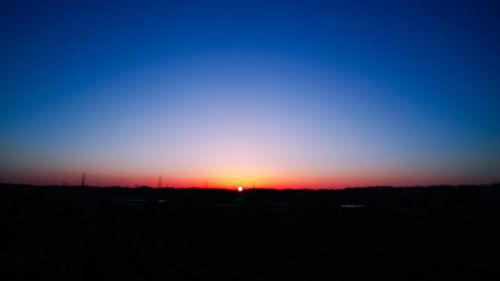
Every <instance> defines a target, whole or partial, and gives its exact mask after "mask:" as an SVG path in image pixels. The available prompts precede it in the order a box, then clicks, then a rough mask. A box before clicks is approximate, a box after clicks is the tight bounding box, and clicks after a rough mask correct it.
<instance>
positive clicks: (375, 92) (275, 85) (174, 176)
mask: <svg viewBox="0 0 500 281" xmlns="http://www.w3.org/2000/svg"><path fill="white" fill-rule="evenodd" d="M146 2H147V3H146ZM161 2H164V3H161ZM161 2H150V1H116V2H111V1H60V2H55V1H19V0H16V1H1V4H0V40H1V41H0V42H1V44H0V60H1V64H0V182H26V183H40V184H41V183H56V184H58V183H61V182H63V181H65V182H68V183H73V184H76V183H78V181H79V178H80V176H81V173H82V172H83V171H85V172H86V173H87V178H88V183H89V184H93V185H129V186H132V185H135V184H147V185H156V181H157V177H158V176H159V175H162V176H163V183H164V185H167V186H177V187H185V186H203V185H204V182H205V180H207V181H208V183H209V185H210V186H221V187H231V186H235V185H240V184H241V185H245V186H250V185H252V184H255V185H256V186H257V187H277V188H297V187H308V188H329V187H331V188H335V187H343V186H368V185H385V184H387V185H415V184H422V185H427V184H460V183H492V182H496V181H499V180H500V109H499V108H500V39H499V38H500V13H499V11H500V9H499V8H500V7H499V5H498V4H496V3H497V2H498V1H472V0H471V1H457V0H453V1H435V0H434V1H338V2H336V1H311V0H307V1H270V0H267V1H250V0H248V1H244V0H243V1H213V0H212V1H161Z"/></svg>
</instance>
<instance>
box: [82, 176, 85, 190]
mask: <svg viewBox="0 0 500 281" xmlns="http://www.w3.org/2000/svg"><path fill="white" fill-rule="evenodd" d="M84 186H85V173H83V174H82V183H81V187H84Z"/></svg>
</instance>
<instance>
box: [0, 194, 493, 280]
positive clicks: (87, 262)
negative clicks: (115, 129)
mask: <svg viewBox="0 0 500 281" xmlns="http://www.w3.org/2000/svg"><path fill="white" fill-rule="evenodd" d="M499 218H500V186H499V185H496V186H470V187H466V186H462V187H432V188H431V187H426V188H405V189H395V188H372V189H354V190H339V191H270V190H268V191H262V190H248V191H245V192H244V193H236V192H232V191H221V190H194V189H192V190H172V189H162V190H153V189H147V188H140V189H119V188H76V187H30V186H13V185H0V223H1V224H0V225H1V227H0V238H1V239H0V280H6V281H7V280H500V266H499V256H500V251H499V250H500V247H499V245H500V241H499V237H500V236H499V234H500V233H499V230H498V229H497V228H498V225H499V222H500V220H499Z"/></svg>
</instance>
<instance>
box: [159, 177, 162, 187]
mask: <svg viewBox="0 0 500 281" xmlns="http://www.w3.org/2000/svg"><path fill="white" fill-rule="evenodd" d="M161 187H162V184H161V176H160V177H159V178H158V188H161Z"/></svg>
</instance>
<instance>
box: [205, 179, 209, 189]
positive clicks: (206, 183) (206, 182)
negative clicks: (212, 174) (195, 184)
mask: <svg viewBox="0 0 500 281" xmlns="http://www.w3.org/2000/svg"><path fill="white" fill-rule="evenodd" d="M207 188H208V181H207V180H205V189H207Z"/></svg>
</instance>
